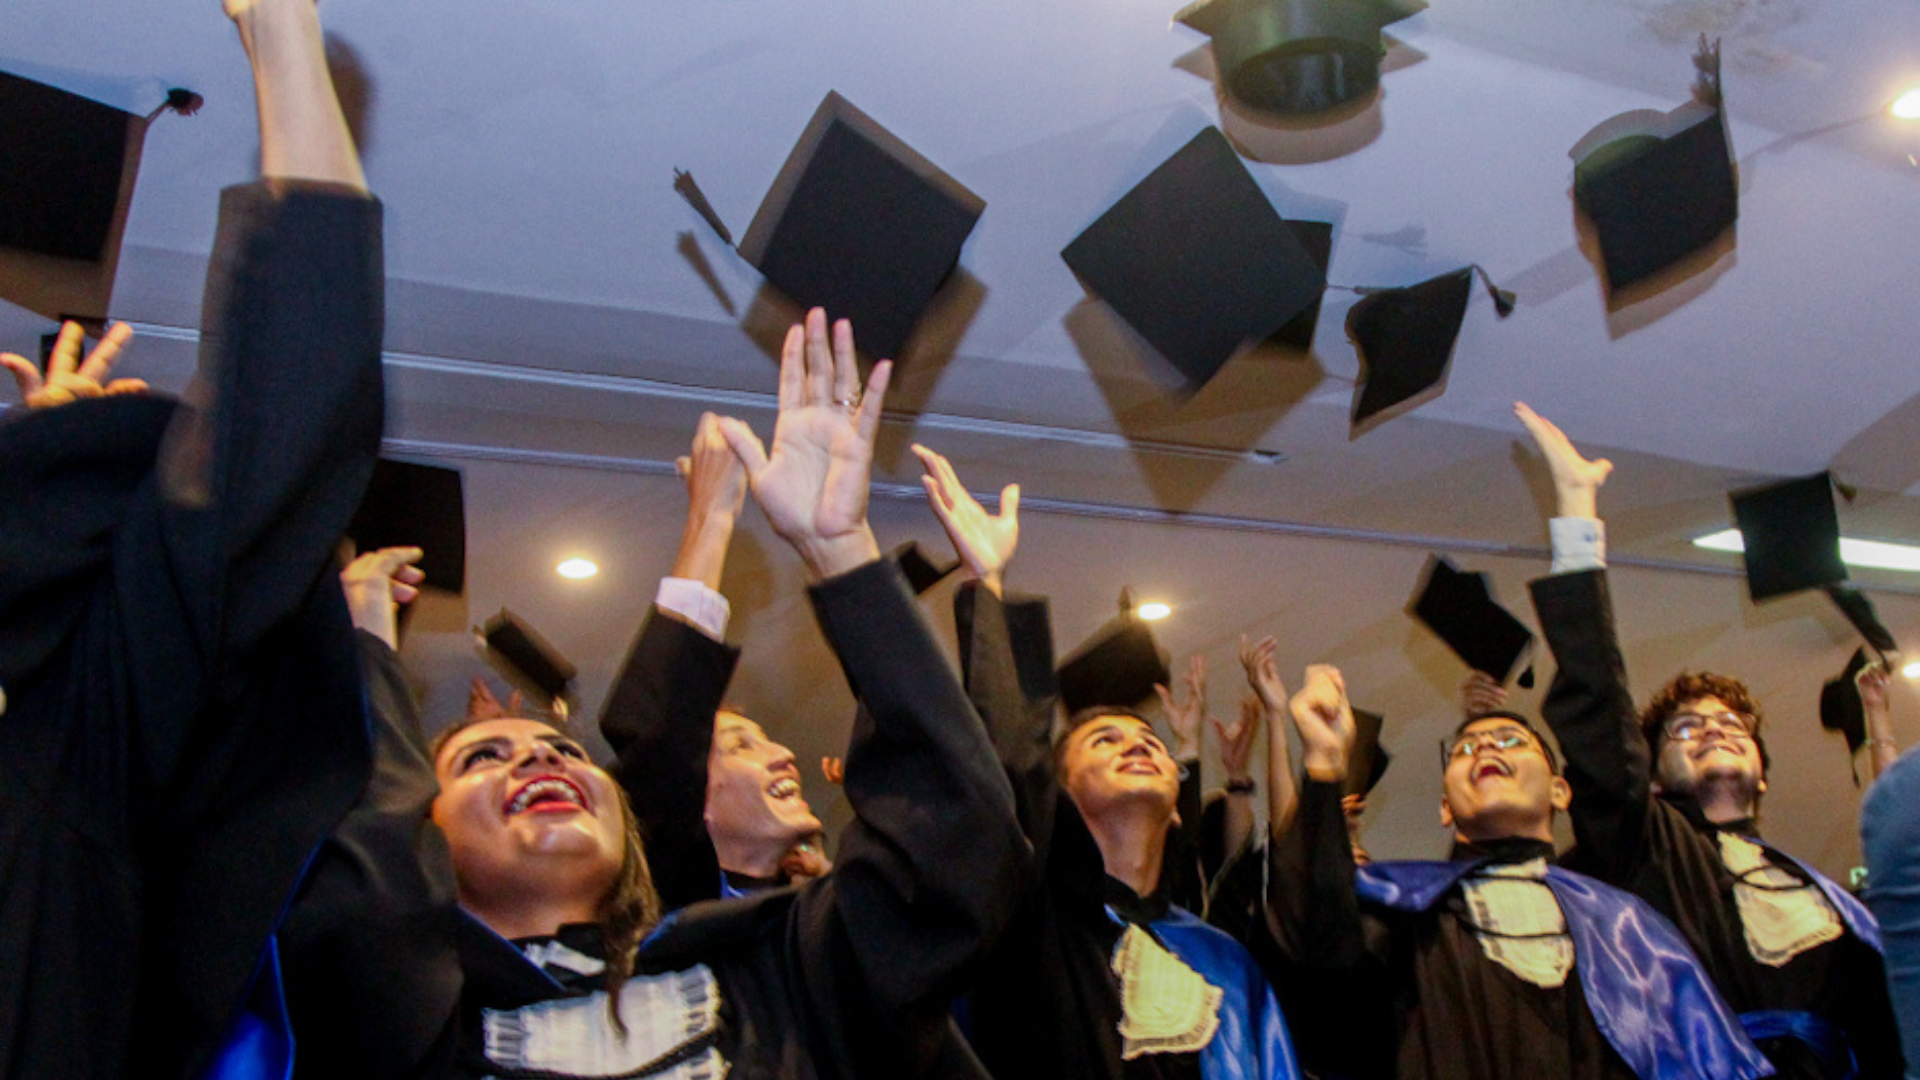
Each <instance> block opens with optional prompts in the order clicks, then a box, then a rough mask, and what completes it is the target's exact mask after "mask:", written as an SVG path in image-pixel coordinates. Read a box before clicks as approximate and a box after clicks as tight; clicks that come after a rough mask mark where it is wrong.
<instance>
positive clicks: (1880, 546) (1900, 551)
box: [1693, 529, 1920, 571]
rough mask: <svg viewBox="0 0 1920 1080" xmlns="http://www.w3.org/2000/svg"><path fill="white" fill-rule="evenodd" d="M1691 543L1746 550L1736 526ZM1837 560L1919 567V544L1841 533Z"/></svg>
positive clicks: (1871, 566) (1883, 567) (1856, 564)
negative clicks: (1895, 542)
mask: <svg viewBox="0 0 1920 1080" xmlns="http://www.w3.org/2000/svg"><path fill="white" fill-rule="evenodd" d="M1693 545H1694V546H1695V547H1703V548H1707V549H1709V550H1711V551H1736V552H1737V551H1745V550H1746V543H1745V540H1744V539H1743V538H1742V537H1741V535H1740V530H1739V529H1722V530H1721V531H1719V532H1717V533H1709V534H1708V535H1706V536H1702V537H1697V538H1696V539H1695V540H1694V541H1693ZM1840 561H1841V562H1843V563H1846V564H1847V565H1848V566H1854V567H1860V568H1863V569H1873V570H1914V571H1920V547H1914V546H1913V545H1912V544H1889V543H1887V542H1886V541H1884V540H1855V539H1852V538H1851V537H1846V536H1843V537H1841V538H1840Z"/></svg>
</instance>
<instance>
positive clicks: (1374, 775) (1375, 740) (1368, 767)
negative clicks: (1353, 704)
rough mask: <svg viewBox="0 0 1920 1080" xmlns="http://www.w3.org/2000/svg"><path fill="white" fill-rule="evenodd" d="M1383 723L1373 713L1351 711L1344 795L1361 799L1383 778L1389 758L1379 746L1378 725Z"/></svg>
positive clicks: (1357, 710)
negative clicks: (1351, 728) (1356, 796)
mask: <svg viewBox="0 0 1920 1080" xmlns="http://www.w3.org/2000/svg"><path fill="white" fill-rule="evenodd" d="M1385 720H1386V718H1385V717H1383V716H1381V715H1380V714H1379V713H1377V712H1368V711H1367V710H1366V709H1355V710H1353V727H1354V738H1353V749H1351V750H1349V751H1347V783H1346V791H1345V792H1344V794H1347V795H1365V794H1367V793H1368V792H1370V791H1372V790H1373V789H1374V786H1375V785H1376V784H1378V783H1380V778H1381V777H1383V776H1385V775H1387V766H1388V765H1391V764H1392V763H1393V755H1392V754H1389V753H1387V748H1386V747H1384V746H1381V745H1380V725H1381V724H1382V723H1384V722H1385Z"/></svg>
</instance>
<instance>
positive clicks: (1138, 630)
mask: <svg viewBox="0 0 1920 1080" xmlns="http://www.w3.org/2000/svg"><path fill="white" fill-rule="evenodd" d="M1169 678H1170V676H1169V673H1168V669H1167V654H1166V652H1165V651H1163V650H1162V649H1161V648H1160V645H1159V643H1158V642H1156V641H1155V640H1154V639H1153V630H1152V628H1151V627H1149V626H1148V625H1147V624H1146V623H1145V622H1143V621H1141V620H1140V619H1139V618H1137V617H1135V616H1134V615H1133V614H1132V613H1131V612H1122V613H1121V614H1120V615H1119V616H1118V617H1116V618H1113V619H1111V620H1109V621H1108V622H1107V623H1106V625H1104V626H1102V627H1101V628H1100V629H1098V630H1096V631H1094V632H1093V635H1092V636H1091V637H1089V638H1087V640H1086V641H1084V642H1082V643H1081V645H1080V647H1079V648H1077V649H1075V650H1073V652H1072V654H1071V655H1069V656H1068V657H1067V658H1066V659H1065V660H1063V661H1061V663H1060V700H1061V703H1062V704H1064V705H1065V706H1066V709H1067V715H1069V716H1071V715H1073V714H1074V713H1076V712H1079V711H1080V710H1081V709H1085V708H1088V707H1090V706H1094V705H1114V706H1119V707H1122V708H1128V709H1131V708H1134V707H1137V706H1138V705H1140V704H1141V703H1142V702H1145V701H1148V700H1150V699H1151V698H1152V697H1153V696H1154V692H1153V687H1154V684H1156V683H1158V684H1160V685H1163V686H1164V685H1166V683H1167V682H1168V680H1169Z"/></svg>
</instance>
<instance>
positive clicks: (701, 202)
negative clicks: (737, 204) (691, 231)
mask: <svg viewBox="0 0 1920 1080" xmlns="http://www.w3.org/2000/svg"><path fill="white" fill-rule="evenodd" d="M673 190H675V191H677V192H679V193H680V197H681V198H683V199H685V200H687V205H689V206H691V207H693V211H694V213H696V214H699V215H700V216H701V217H702V218H703V219H705V220H706V223H707V224H708V225H711V226H713V231H714V232H715V233H717V234H719V236H720V240H721V242H722V243H724V244H726V245H727V246H728V247H732V246H733V234H732V233H731V232H728V231H727V226H726V223H725V222H723V221H721V220H720V214H719V213H718V212H717V211H715V210H714V208H713V204H712V203H710V202H708V201H707V196H706V194H705V193H704V192H702V191H701V190H700V185H699V184H698V183H696V182H695V181H694V179H693V174H692V173H690V172H682V171H680V170H679V169H675V170H673Z"/></svg>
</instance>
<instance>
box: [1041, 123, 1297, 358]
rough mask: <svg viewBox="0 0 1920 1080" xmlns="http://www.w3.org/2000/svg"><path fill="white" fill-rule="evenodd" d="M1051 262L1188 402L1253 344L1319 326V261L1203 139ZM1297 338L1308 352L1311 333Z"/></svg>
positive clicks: (1234, 159)
mask: <svg viewBox="0 0 1920 1080" xmlns="http://www.w3.org/2000/svg"><path fill="white" fill-rule="evenodd" d="M1328 229H1329V234H1328V235H1329V236H1330V235H1331V232H1330V229H1331V227H1330V226H1328ZM1329 250H1330V249H1329ZM1060 257H1061V258H1062V259H1064V260H1066V263H1067V266H1068V267H1070V268H1072V270H1073V272H1074V273H1075V274H1076V275H1078V276H1079V278H1080V280H1081V282H1082V284H1084V285H1085V286H1086V288H1087V290H1088V291H1089V292H1091V293H1093V294H1094V295H1095V296H1097V297H1099V298H1100V299H1101V300H1103V301H1105V302H1106V304H1107V306H1108V307H1110V308H1112V309H1113V311H1114V313H1115V314H1117V315H1119V316H1120V318H1121V319H1122V320H1124V321H1125V322H1126V323H1127V325H1128V326H1130V327H1132V328H1133V330H1134V331H1135V332H1136V333H1138V334H1139V335H1140V337H1142V338H1143V339H1145V340H1146V342H1147V344H1149V345H1151V346H1152V347H1153V348H1154V349H1155V350H1156V351H1158V352H1159V353H1160V355H1161V356H1163V357H1165V358H1166V360H1167V361H1168V362H1169V363H1171V364H1172V365H1173V366H1174V367H1175V368H1176V369H1178V370H1179V372H1180V374H1181V375H1182V376H1183V377H1184V378H1185V380H1186V383H1187V386H1188V387H1189V388H1190V389H1192V390H1198V389H1199V388H1200V387H1202V386H1204V385H1206V383H1207V381H1208V380H1210V379H1212V378H1213V376H1214V375H1215V374H1217V373H1218V372H1219V371H1220V369H1221V367H1223V366H1224V365H1225V364H1226V362H1227V361H1228V360H1229V359H1231V358H1232V357H1233V356H1234V355H1235V354H1236V353H1238V352H1239V351H1240V350H1241V349H1242V348H1243V347H1244V346H1246V345H1247V344H1248V343H1250V342H1258V341H1263V340H1266V339H1268V338H1271V337H1273V336H1275V335H1276V334H1279V333H1280V332H1281V331H1282V330H1283V329H1286V330H1290V331H1291V332H1292V334H1293V336H1294V337H1295V338H1297V337H1298V335H1299V332H1300V328H1299V327H1296V326H1292V325H1290V324H1292V323H1293V322H1294V320H1296V319H1298V318H1300V317H1301V316H1303V315H1307V314H1308V313H1309V312H1313V313H1315V314H1317V312H1318V306H1319V301H1320V295H1321V293H1322V292H1323V291H1325V289H1326V285H1327V278H1326V269H1325V267H1326V259H1325V257H1320V258H1316V257H1315V254H1314V253H1312V252H1310V251H1309V250H1308V248H1307V246H1306V245H1303V244H1302V242H1301V237H1300V236H1299V235H1297V234H1296V231H1295V229H1293V228H1292V227H1290V223H1289V222H1287V221H1285V220H1283V219H1282V218H1281V217H1280V215H1279V214H1278V213H1276V212H1275V211H1274V209H1273V205H1272V204H1271V203H1269V202H1268V201H1267V197H1266V194H1265V193H1264V192H1262V191H1261V190H1260V186H1259V185H1258V184H1257V183H1255V182H1254V179H1253V177H1252V176H1251V175H1250V174H1248V172H1247V168H1246V166H1245V165H1244V164H1242V163H1241V161H1240V157H1239V155H1238V154H1236V153H1234V150H1233V147H1232V146H1231V145H1230V144H1229V143H1228V142H1227V139H1226V136H1224V135H1222V134H1221V133H1220V131H1219V129H1217V128H1212V127H1209V128H1207V129H1205V130H1203V131H1201V132H1200V133H1199V134H1198V135H1195V136H1194V137H1193V138H1192V139H1191V140H1190V141H1189V142H1188V143H1187V144H1186V145H1185V146H1183V147H1181V148H1180V150H1178V151H1177V152H1175V153H1174V155H1173V156H1172V157H1170V158H1168V159H1167V160H1166V161H1165V162H1163V163H1162V164H1161V165H1160V166H1159V167H1158V168H1156V169H1154V170H1153V171H1152V172H1151V173H1149V174H1148V175H1147V177H1146V179H1144V180H1142V181H1140V183H1139V184H1138V185H1136V186H1135V187H1134V188H1133V189H1132V190H1131V191H1129V192H1127V193H1126V194H1125V195H1124V196H1122V197H1121V199H1120V201H1119V202H1117V203H1115V204H1114V205H1113V206H1112V207H1110V208H1109V209H1108V210H1107V211H1106V212H1105V213H1103V214H1101V215H1100V217H1099V218H1098V219H1097V220H1095V221H1094V223H1093V224H1092V225H1089V226H1088V227H1087V229H1086V231H1085V232H1082V233H1081V234H1080V235H1079V236H1077V237H1075V238H1074V240H1073V242H1072V243H1070V244H1068V245H1067V246H1066V248H1065V249H1064V250H1063V251H1061V252H1060ZM1304 329H1305V331H1306V333H1307V336H1308V340H1309V341H1310V340H1311V334H1312V324H1311V322H1308V323H1307V324H1306V325H1305V327H1304Z"/></svg>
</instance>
